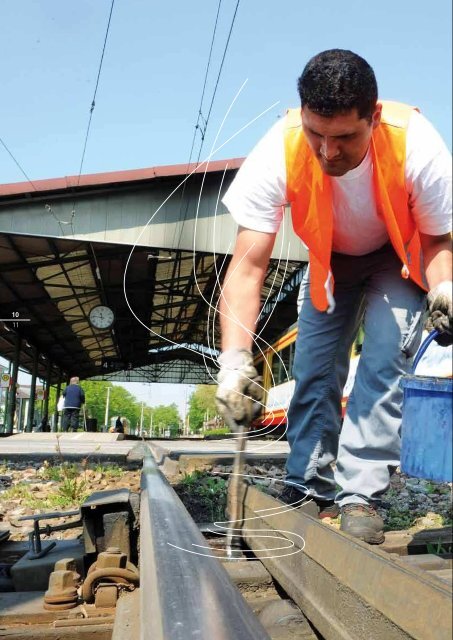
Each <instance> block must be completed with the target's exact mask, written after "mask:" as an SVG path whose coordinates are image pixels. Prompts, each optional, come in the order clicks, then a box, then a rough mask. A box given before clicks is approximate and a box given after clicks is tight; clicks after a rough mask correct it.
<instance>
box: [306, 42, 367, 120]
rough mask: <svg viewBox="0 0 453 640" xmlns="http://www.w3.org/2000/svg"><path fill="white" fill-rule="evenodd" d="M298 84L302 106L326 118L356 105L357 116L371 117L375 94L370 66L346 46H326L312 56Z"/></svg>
mask: <svg viewBox="0 0 453 640" xmlns="http://www.w3.org/2000/svg"><path fill="white" fill-rule="evenodd" d="M297 88H298V91H299V96H300V102H301V105H302V107H305V106H306V107H308V108H309V109H310V111H313V112H314V113H317V114H318V115H320V116H325V117H327V118H330V117H332V116H334V115H337V114H339V113H346V112H348V111H351V110H352V109H357V112H358V114H359V118H367V119H368V120H370V121H371V117H372V115H373V113H374V109H375V107H376V101H377V97H378V90H377V83H376V77H375V75H374V71H373V69H372V68H371V67H370V65H369V64H368V62H367V61H366V60H364V59H363V58H361V57H360V56H358V55H357V54H356V53H353V52H352V51H348V50H347V49H329V50H328V51H322V52H321V53H318V55H316V56H314V57H313V58H312V59H311V60H310V61H309V62H308V63H307V65H306V67H305V69H304V70H303V72H302V75H301V76H300V78H299V80H298V83H297Z"/></svg>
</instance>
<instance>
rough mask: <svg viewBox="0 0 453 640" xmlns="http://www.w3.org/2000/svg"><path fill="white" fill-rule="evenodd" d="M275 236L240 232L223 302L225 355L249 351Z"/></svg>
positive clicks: (225, 285)
mask: <svg viewBox="0 0 453 640" xmlns="http://www.w3.org/2000/svg"><path fill="white" fill-rule="evenodd" d="M275 236H276V234H275V233H263V232H261V231H252V230H251V229H244V228H240V229H239V231H238V235H237V240H236V246H235V249H234V253H233V257H232V259H231V262H230V265H229V267H228V271H227V274H226V276H225V280H224V283H223V288H222V294H221V300H220V326H221V333H222V351H226V350H228V349H248V350H250V351H251V349H252V344H253V337H252V335H251V334H252V332H253V331H254V330H255V326H256V320H257V318H258V314H259V311H260V300H261V288H262V286H263V281H264V277H265V275H266V271H267V266H268V264H269V259H270V256H271V254H272V249H273V247H274V242H275Z"/></svg>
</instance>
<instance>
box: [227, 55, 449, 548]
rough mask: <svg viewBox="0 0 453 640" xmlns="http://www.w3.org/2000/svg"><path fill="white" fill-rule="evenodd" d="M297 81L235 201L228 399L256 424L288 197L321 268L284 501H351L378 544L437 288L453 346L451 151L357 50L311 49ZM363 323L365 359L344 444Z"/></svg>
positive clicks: (307, 295) (293, 412)
mask: <svg viewBox="0 0 453 640" xmlns="http://www.w3.org/2000/svg"><path fill="white" fill-rule="evenodd" d="M298 89H299V95H300V99H301V109H300V110H290V111H289V112H288V114H287V115H286V117H285V118H284V119H282V120H281V121H279V122H278V123H277V124H276V125H274V127H273V128H272V129H271V130H270V132H268V134H267V135H266V136H265V137H264V138H263V139H262V140H261V142H260V143H259V144H258V145H257V147H256V148H255V149H254V150H253V151H252V153H251V154H250V156H249V157H248V158H247V160H246V161H245V162H244V164H243V165H242V167H241V169H240V171H239V172H238V174H237V176H236V178H235V180H234V181H233V183H232V185H231V187H230V188H229V190H228V192H227V194H226V195H225V197H224V200H223V202H224V203H225V205H226V206H227V207H228V209H229V211H230V212H231V214H232V215H233V217H234V218H235V220H236V222H237V223H238V225H239V231H238V237H237V242H236V247H235V250H234V254H233V257H232V261H231V263H230V266H229V269H228V273H227V275H226V278H225V282H224V285H223V292H222V299H221V305H220V311H221V329H222V350H223V352H222V354H221V355H220V357H219V363H220V372H219V376H218V382H219V386H218V391H217V401H218V405H219V408H220V410H221V411H222V412H223V413H224V415H226V416H229V417H230V418H232V419H233V420H235V421H236V422H238V423H240V422H245V423H246V422H247V421H249V420H250V418H251V416H252V413H253V401H254V400H257V399H259V398H260V397H261V389H260V386H259V379H257V374H256V370H255V369H254V367H253V359H252V354H251V350H252V347H253V331H254V329H255V324H256V319H257V317H258V315H259V309H260V292H261V286H262V283H263V279H264V276H265V273H266V269H267V266H268V261H269V258H270V255H271V252H272V249H273V246H274V240H275V235H276V232H277V230H278V227H279V224H280V221H281V218H282V216H283V207H284V205H285V204H286V203H288V202H289V203H290V205H291V213H292V219H293V226H294V229H295V232H296V233H297V234H298V235H299V236H300V238H301V239H302V241H303V242H304V243H305V244H306V245H307V247H308V249H309V269H308V270H307V272H306V274H305V276H304V278H303V281H302V283H301V288H300V295H299V306H300V311H299V325H298V337H297V342H296V351H295V360H294V365H293V375H294V378H295V391H294V396H293V398H292V402H291V405H290V408H289V411H288V431H287V437H288V441H289V444H290V455H289V457H288V461H287V479H286V487H285V490H284V491H283V493H282V494H281V500H283V501H284V502H286V503H288V504H293V505H294V506H300V504H301V502H303V501H304V500H305V499H306V498H307V496H308V497H309V498H313V500H314V501H315V503H316V505H317V507H318V512H319V515H320V517H323V516H326V515H331V516H332V515H337V514H338V512H339V511H340V510H341V529H342V530H343V531H346V532H348V533H349V534H351V535H353V536H356V537H358V538H360V539H362V540H365V541H366V542H369V543H374V544H379V543H381V542H382V541H383V540H384V534H383V521H382V519H381V517H380V516H379V515H378V513H377V512H376V510H375V504H376V502H377V501H378V499H379V496H380V495H381V494H382V493H383V492H384V491H385V490H386V489H387V487H388V485H389V476H390V473H391V471H393V470H394V469H395V468H396V466H397V465H398V464H399V452H400V432H399V430H400V424H401V399H402V398H401V391H400V389H399V386H398V383H399V380H400V377H401V375H403V374H405V373H406V372H407V371H408V370H409V368H410V366H411V362H412V357H413V355H414V354H415V352H416V351H417V348H418V346H419V343H420V338H421V331H422V322H421V316H422V312H423V309H424V304H425V294H426V292H428V305H429V321H430V324H431V326H435V327H436V328H438V329H439V331H440V332H441V335H440V336H439V341H440V342H442V343H443V344H445V345H446V344H451V341H452V282H451V279H452V260H451V236H450V231H451V159H450V156H449V153H448V151H447V149H446V147H445V145H444V143H443V141H442V140H441V138H440V137H439V135H438V134H437V132H436V131H435V129H434V128H433V127H432V125H431V124H430V123H429V122H428V121H427V120H426V119H425V118H424V117H423V116H422V115H421V114H420V113H418V111H417V110H415V109H413V108H412V107H408V106H407V105H403V104H398V103H381V102H378V100H377V97H378V96H377V84H376V79H375V76H374V72H373V70H372V68H371V67H370V65H369V64H368V63H367V62H366V61H365V60H363V58H361V57H360V56H358V55H356V54H354V53H352V52H351V51H345V50H339V49H334V50H330V51H324V52H322V53H320V54H319V55H317V56H315V57H314V58H312V59H311V60H310V61H309V62H308V64H307V66H306V67H305V69H304V71H303V73H302V75H301V77H300V78H299V83H298ZM361 324H362V325H363V328H364V333H365V338H364V342H363V347H362V353H361V359H360V363H359V366H358V369H357V373H356V378H355V383H354V388H353V390H352V392H351V394H350V397H349V402H348V407H347V413H346V416H345V419H344V423H343V427H342V430H341V435H340V437H339V431H340V402H341V396H342V389H343V387H344V384H345V381H346V377H347V372H348V366H349V356H350V350H351V346H352V344H353V341H354V337H355V335H356V333H357V330H358V328H359V326H360V325H361ZM335 460H336V469H335V474H334V472H333V470H332V463H333V462H334V461H335ZM336 485H338V486H339V487H340V490H339V492H337V491H336Z"/></svg>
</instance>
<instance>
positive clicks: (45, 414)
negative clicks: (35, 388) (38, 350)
mask: <svg viewBox="0 0 453 640" xmlns="http://www.w3.org/2000/svg"><path fill="white" fill-rule="evenodd" d="M51 375H52V362H51V361H50V360H47V369H46V391H45V394H44V408H43V412H42V419H44V418H45V420H46V424H47V422H48V421H49V396H50V376H51Z"/></svg>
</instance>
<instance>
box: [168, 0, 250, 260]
mask: <svg viewBox="0 0 453 640" xmlns="http://www.w3.org/2000/svg"><path fill="white" fill-rule="evenodd" d="M239 4H240V0H237V2H236V6H235V9H234V13H233V17H232V19H231V23H230V28H229V31H228V37H227V40H226V44H225V47H224V50H223V54H222V59H221V62H220V67H219V70H218V73H217V78H216V82H215V86H214V91H213V94H212V97H211V102H210V105H209V110H208V115H207V117H206V118H205V117H204V115H203V101H204V97H205V92H206V85H207V80H208V75H209V69H210V66H211V59H212V52H213V48H214V41H215V37H216V32H217V25H218V21H219V15H220V9H221V5H222V0H219V4H218V6H217V13H216V19H215V23H214V28H213V33H212V38H211V45H210V49H209V56H208V62H207V65H206V71H205V76H204V81H203V89H202V93H201V99H200V106H199V108H198V115H197V122H196V124H195V129H194V135H193V139H192V146H191V149H190V156H189V160H188V163H187V172H188V170H189V165H190V163H191V160H192V154H193V149H194V146H195V141H196V136H197V131H198V130H199V131H200V133H201V144H200V148H199V150H198V155H197V160H196V163H197V164H198V163H199V161H200V157H201V152H202V149H203V144H204V141H205V137H206V131H207V129H208V125H209V119H210V117H211V112H212V108H213V105H214V101H215V97H216V94H217V89H218V87H219V83H220V78H221V75H222V71H223V65H224V63H225V59H226V55H227V52H228V48H229V45H230V40H231V35H232V33H233V28H234V24H235V21H236V16H237V12H238V9H239ZM200 120H202V125H203V126H200ZM185 190H186V182H184V185H183V188H182V190H181V199H180V201H181V208H180V217H181V220H180V225H179V226H180V231H179V239H178V242H177V243H176V242H175V241H174V242H173V246H174V247H175V248H176V249H179V247H180V244H181V238H182V234H183V229H184V223H185V221H186V219H187V212H188V206H189V205H188V203H186V206H185V208H184V214H183V215H182V216H181V213H182V208H183V206H182V203H183V200H184V195H185ZM176 233H177V228H176V227H175V232H174V240H175V239H176Z"/></svg>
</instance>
